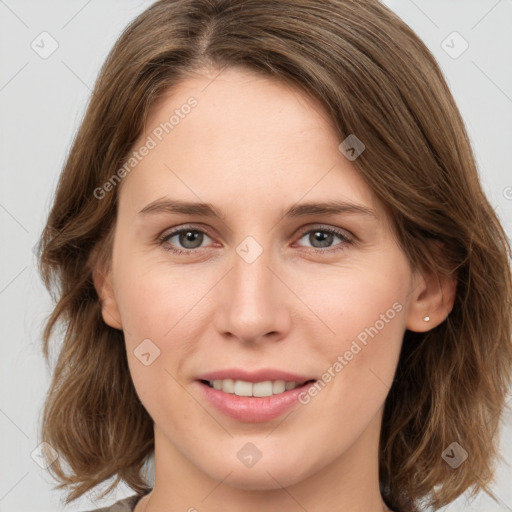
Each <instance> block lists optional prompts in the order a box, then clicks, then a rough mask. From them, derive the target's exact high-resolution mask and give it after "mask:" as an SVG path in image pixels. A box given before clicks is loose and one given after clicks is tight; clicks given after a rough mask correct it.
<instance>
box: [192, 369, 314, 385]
mask: <svg viewBox="0 0 512 512" xmlns="http://www.w3.org/2000/svg"><path fill="white" fill-rule="evenodd" d="M197 379H198V380H208V381H212V380H224V379H233V380H243V381H246V382H263V381H266V380H284V381H286V382H306V381H308V380H316V379H315V378H314V377H311V376H307V375H298V374H296V373H291V372H285V371H283V370H277V369H274V368H262V369H260V370H254V371H248V370H244V369H241V368H226V369H224V370H216V371H212V372H208V373H203V374H202V375H199V376H198V377H197Z"/></svg>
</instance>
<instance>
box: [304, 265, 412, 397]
mask: <svg viewBox="0 0 512 512" xmlns="http://www.w3.org/2000/svg"><path fill="white" fill-rule="evenodd" d="M394 261H395V263H396V264H395V265H391V264H390V265H388V266H386V265H382V263H383V262H382V261H381V265H380V266H378V265H377V264H376V265H374V266H371V267H366V268H364V269H362V268H361V269H357V270H354V269H353V268H352V269H346V270H345V269H343V271H341V272H339V273H338V277H337V278H335V279H331V280H329V279H326V280H325V282H324V286H323V287H320V288H316V289H317V290H318V292H316V293H314V294H311V295H309V296H308V300H309V301H310V303H311V304H312V307H311V309H312V310H314V311H316V312H318V316H319V317H320V318H321V319H322V321H323V323H324V324H325V325H326V326H327V327H328V328H329V330H330V331H331V332H330V335H329V332H328V331H327V330H325V332H328V335H327V336H322V337H323V339H324V342H325V343H322V347H321V350H322V354H321V355H322V356H323V357H322V359H324V360H326V359H325V356H327V361H328V363H329V364H328V365H327V367H326V368H325V370H326V371H328V370H329V368H331V370H330V371H331V374H332V373H335V374H336V375H338V374H339V375H341V374H343V375H344V377H343V378H342V379H343V380H345V379H346V380H347V381H350V382H351V383H352V385H357V388H358V389H359V391H360V392H361V394H364V389H365V386H368V385H370V386H372V387H373V386H375V385H381V386H382V383H384V385H385V386H388V385H389V386H390V385H391V382H392V380H393V377H394V372H395V369H396V364H397V362H398V358H399V354H400V349H401V345H402V339H403V334H404V332H405V325H406V319H405V311H406V299H407V283H408V280H407V279H408V277H407V272H406V271H405V270H406V267H405V266H401V265H400V264H399V263H397V262H400V259H399V258H398V259H397V260H394ZM404 264H405V262H404ZM317 349H319V347H317ZM340 356H341V360H340ZM336 361H337V362H338V363H339V364H337V365H336V368H332V365H333V364H334V363H335V362H336ZM340 365H341V366H340ZM336 369H337V370H338V372H336V371H335V370H336ZM326 378H327V379H328V378H329V376H328V375H326ZM379 381H382V382H380V383H379Z"/></svg>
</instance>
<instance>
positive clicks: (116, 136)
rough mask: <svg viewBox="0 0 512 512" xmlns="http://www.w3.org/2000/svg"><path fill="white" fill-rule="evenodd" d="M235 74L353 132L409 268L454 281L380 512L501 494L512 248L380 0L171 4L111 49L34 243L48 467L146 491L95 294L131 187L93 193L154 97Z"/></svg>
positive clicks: (143, 17) (72, 491)
mask: <svg viewBox="0 0 512 512" xmlns="http://www.w3.org/2000/svg"><path fill="white" fill-rule="evenodd" d="M229 66H242V67H244V68H246V69H249V70H252V71H255V72H257V73H260V74H262V75H264V76H266V77H272V78H274V79H275V80H281V81H283V83H288V84H294V85H295V86H298V87H300V88H301V89H302V90H304V91H305V92H306V93H307V94H309V95H310V96H312V97H314V98H316V99H318V100H319V101H320V102H321V104H322V105H323V106H324V107H325V109H326V112H327V113H328V114H329V116H330V118H331V119H332V121H333V123H334V126H335V128H336V130H337V131H338V133H339V138H340V141H342V140H344V139H345V138H346V137H347V136H348V135H350V134H356V136H357V137H358V138H360V139H361V140H362V141H363V142H364V144H365V145H366V150H365V151H364V152H363V153H362V154H361V155H360V156H359V157H358V158H357V160H355V161H353V165H354V167H355V168H356V170H357V171H358V172H359V173H360V175H361V176H362V177H363V179H364V180H365V182H366V183H367V184H368V185H369V187H371V189H372V190H373V191H374V193H375V194H376V195H377V197H378V198H379V199H380V200H381V201H382V202H383V204H384V205H385V206H386V207H387V210H388V211H389V215H390V219H391V221H392V225H393V229H394V231H395V232H396V235H397V239H398V242H399V244H400V246H401V247H402V249H403V251H404V253H405V254H406V256H407V257H408V259H409V261H410V262H411V264H412V266H413V267H414V268H416V269H428V270H432V271H435V272H436V273H437V274H438V275H441V274H444V275H449V276H456V279H457V292H456V297H455V303H454V306H453V309H452V311H451V313H450V315H449V316H448V318H447V320H446V321H445V322H443V323H442V324H440V325H438V326H437V327H435V328H433V329H432V330H430V331H428V332H426V333H413V332H411V331H406V332H405V335H404V339H403V345H402V352H401V354H400V360H399V364H398V368H397V372H396V376H395V379H394V382H393V385H392V387H391V390H390V392H389V395H388V397H387V399H386V402H385V408H384V416H383V423H382V430H381V438H380V447H379V479H380V486H381V492H382V495H383V498H384V499H385V501H386V503H387V504H388V505H389V506H390V507H391V508H393V509H394V510H415V509H416V507H418V506H420V504H423V503H428V504H429V505H431V506H433V507H434V508H439V507H441V506H443V505H446V504H447V503H450V502H451V501H453V500H454V499H455V498H456V497H457V496H459V495H460V494H462V493H463V492H464V491H466V490H467V489H471V490H472V491H473V494H476V493H477V492H479V491H482V490H483V491H485V492H488V493H489V494H490V495H491V496H492V492H491V491H490V489H489V483H490V482H491V481H492V478H493V473H494V469H495V461H496V459H498V458H499V450H498V447H499V426H500V417H501V414H502V412H503V410H504V407H505V397H506V393H507V391H508V387H509V385H510V379H511V367H512V343H511V296H512V292H511V290H512V285H511V271H510V263H509V261H510V245H509V241H508V239H507V237H506V234H505V232H504V230H503V228H502V226H501V225H500V222H499V220H498V218H497V216H496V215H495V212H494V210H493V208H492V207H491V205H490V204H489V202H488V200H487V198H486V197H485V194H484V192H483V190H482V187H481V184H480V181H479V177H478V170H477V168H476V164H475V159H474V155H473V153H472V148H471V146H470V142H469V139H468V136H467V132H466V129H465V126H464V123H463V120H462V118H461V115H460V113H459V111H458V109H457V106H456V103H455V101H454V99H453V97H452V95H451V93H450V90H449V88H448V86H447V84H446V82H445V79H444V78H443V75H442V73H441V71H440V69H439V66H438V64H437V63H436V61H435V59H434V57H433V56H432V54H431V52H430V51H429V50H428V49H427V47H426V46H425V45H424V44H423V42H422V41H421V40H420V39H419V38H418V36H417V35H416V34H415V33H414V32H413V31H412V30H411V29H410V28H409V27H408V26H407V25H406V24H405V23H404V22H403V21H402V20H401V19H400V18H399V17H398V16H397V15H395V14H394V13H393V12H392V11H391V10H390V9H388V8H387V7H385V6H384V5H382V4H381V3H379V2H378V1H377V0H363V1H361V0H357V1H356V0H322V1H315V0H273V1H272V2H269V1H265V0H179V1H178V0H160V1H157V2H156V3H154V4H153V5H151V6H150V7H149V8H148V9H147V10H145V11H144V12H143V13H142V14H140V15H139V16H138V17H137V18H136V19H135V20H134V21H133V22H132V23H131V24H130V25H129V26H128V27H127V28H126V29H125V30H124V32H123V33H122V34H121V36H120V37H119V39H118V40H117V42H116V44H115V45H114V47H113V49H112V50H111V52H110V54H109V55H108V58H107V59H106V61H105V63H104V65H103V67H102V69H101V72H100V74H99V77H98V79H97V81H96V84H95V87H94V90H93V93H92V96H91V98H90V101H89V104H88V106H87V110H86V113H85V116H84V118H83V120H82V122H81V125H80V127H79V129H78V131H77V133H76V136H75V139H74V141H73V144H72V147H71V149H70V151H69V154H68V157H67V160H66V162H65V165H64V168H63V170H62V173H61V175H60V180H59V182H58V186H57V189H56V192H55V195H54V197H53V204H52V207H51V209H50V213H49V216H48V220H47V224H46V226H45V228H44V231H43V232H42V234H41V238H40V241H39V269H40V273H41V276H42V279H43V281H44V284H45V285H46V287H47V288H48V290H49V291H50V293H51V294H52V297H53V298H54V301H55V308H54V310H53V312H52V313H51V315H50V316H49V317H48V318H47V322H46V325H45V328H44V333H43V353H44V356H45V358H46V361H47V363H50V361H51V354H50V348H51V339H52V338H53V337H54V334H55V332H54V331H55V328H56V326H57V325H62V327H63V329H62V334H63V335H62V336H61V338H62V339H61V344H60V346H59V347H58V350H57V353H56V362H55V368H54V371H53V376H52V381H51V385H50V388H49V391H48V393H47V396H46V399H45V403H44V409H43V417H42V422H41V437H42V441H46V442H47V443H49V444H50V445H51V446H52V447H53V448H54V449H55V450H56V451H57V452H58V453H59V454H60V455H61V458H59V459H57V460H56V461H55V462H54V463H53V464H52V465H51V466H50V468H49V469H50V471H51V472H52V474H53V475H54V477H55V478H56V479H58V481H59V482H60V484H59V485H58V486H57V487H58V488H67V489H68V491H69V493H68V495H67V498H66V503H69V502H70V501H72V500H74V499H76V498H78V497H79V496H81V495H82V494H84V493H85V492H87V491H89V490H90V489H92V488H94V487H95V486H97V485H98V484H100V483H102V482H104V481H105V480H107V479H109V478H111V477H116V478H115V482H114V483H113V484H112V485H111V486H110V488H109V490H110V489H112V488H113V487H114V486H115V485H116V484H117V483H118V482H119V481H121V480H123V481H124V482H126V483H127V484H128V485H129V486H130V487H131V488H132V489H133V490H135V491H136V492H137V493H143V492H146V491H148V490H149V487H148V484H147V482H146V481H145V480H144V478H143V477H142V474H141V468H142V466H143V464H144V462H145V461H146V460H147V458H148V456H150V455H151V454H152V453H153V451H154V440H153V422H152V419H151V417H150V416H149V414H148V413H147V411H146V410H145V409H144V407H143V406H142V404H141V402H140V400H139V398H138V396H137V394H136V391H135V388H134V386H133V383H132V381H131V377H130V372H129V369H128V364H127V358H126V352H125V346H124V338H123V333H122V331H120V330H116V329H113V328H111V327H109V326H108V325H106V324H105V323H104V321H103V319H102V316H101V305H100V302H99V298H98V295H97V293H96V291H95V288H94V285H93V280H92V261H93V259H94V258H93V256H94V255H95V254H96V252H95V251H98V254H99V257H101V258H103V259H104V261H109V257H110V251H111V246H112V233H113V230H114V228H115V221H116V211H117V198H118V193H119V188H120V186H121V185H122V183H120V186H117V187H112V188H113V189H112V190H111V191H109V192H108V193H106V194H104V197H102V198H101V199H98V197H97V196H98V193H97V190H98V187H101V186H102V185H103V184H105V183H106V182H107V181H108V180H109V179H110V178H111V177H112V176H113V174H114V172H115V171H116V170H117V169H120V168H121V167H122V166H123V163H124V162H125V161H126V159H127V157H128V155H129V153H130V150H131V149H132V147H133V144H134V142H135V141H136V139H137V138H138V137H139V135H140V134H141V133H143V132H142V131H143V130H144V127H145V121H146V118H147V115H148V112H149V109H150V108H151V107H152V106H153V105H154V103H155V101H156V100H157V99H158V98H160V97H162V96H163V95H164V94H165V93H166V92H167V91H168V90H169V88H172V86H173V85H175V84H177V83H179V82H180V81H181V80H183V79H185V78H188V77H190V76H191V75H192V74H193V73H194V72H196V71H200V70H203V69H206V68H208V69H215V70H218V71H219V72H221V71H222V70H223V69H224V68H226V67H229ZM436 247H442V254H440V253H439V251H437V250H436ZM453 442H457V443H459V445H460V446H461V447H463V448H464V449H465V450H466V452H467V453H468V458H467V460H465V461H464V463H463V464H462V465H461V466H460V467H459V468H458V469H456V470H454V469H452V468H451V467H450V466H449V465H448V464H447V463H446V462H445V461H444V460H443V458H442V453H443V451H444V450H445V449H446V448H447V447H448V446H449V445H450V444H451V443H453ZM61 459H62V460H64V461H65V462H66V463H67V467H64V466H63V464H62V463H61Z"/></svg>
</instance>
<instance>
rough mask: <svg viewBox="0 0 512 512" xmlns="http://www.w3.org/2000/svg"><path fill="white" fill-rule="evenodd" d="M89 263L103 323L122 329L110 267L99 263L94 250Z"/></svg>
mask: <svg viewBox="0 0 512 512" xmlns="http://www.w3.org/2000/svg"><path fill="white" fill-rule="evenodd" d="M89 261H90V267H91V271H92V278H93V283H94V288H95V289H96V293H97V294H98V297H99V300H100V303H101V315H102V317H103V321H104V322H105V323H106V324H107V325H109V326H110V327H113V328H115V329H122V328H123V326H122V323H121V315H120V314H119V309H118V307H117V301H116V298H115V294H114V287H113V284H112V266H111V265H109V266H108V268H106V266H105V265H104V264H101V263H100V259H99V258H98V252H97V250H96V248H95V249H94V250H93V252H92V253H91V258H90V260H89Z"/></svg>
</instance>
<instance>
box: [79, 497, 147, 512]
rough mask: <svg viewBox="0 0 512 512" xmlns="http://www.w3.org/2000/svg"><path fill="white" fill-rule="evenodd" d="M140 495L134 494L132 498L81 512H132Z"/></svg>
mask: <svg viewBox="0 0 512 512" xmlns="http://www.w3.org/2000/svg"><path fill="white" fill-rule="evenodd" d="M142 496H143V495H141V494H134V495H133V496H128V497H127V498H123V499H122V500H119V501H116V502H115V503H114V504H112V505H110V506H108V507H103V508H97V509H94V510H84V511H83V512H132V511H133V509H134V508H135V505H136V504H137V502H138V501H139V500H140V499H141V498H142Z"/></svg>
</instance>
